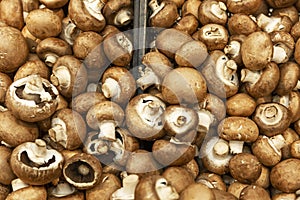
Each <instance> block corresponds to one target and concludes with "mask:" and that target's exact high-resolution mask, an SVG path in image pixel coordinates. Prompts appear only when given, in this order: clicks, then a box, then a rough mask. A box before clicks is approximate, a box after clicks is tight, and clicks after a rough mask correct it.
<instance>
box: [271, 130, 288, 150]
mask: <svg viewBox="0 0 300 200" xmlns="http://www.w3.org/2000/svg"><path fill="white" fill-rule="evenodd" d="M269 144H270V145H271V146H272V147H273V148H274V150H276V152H277V151H280V149H282V148H283V147H284V146H285V145H286V143H285V139H284V137H283V135H281V134H279V135H275V136H273V137H271V138H270V140H269Z"/></svg>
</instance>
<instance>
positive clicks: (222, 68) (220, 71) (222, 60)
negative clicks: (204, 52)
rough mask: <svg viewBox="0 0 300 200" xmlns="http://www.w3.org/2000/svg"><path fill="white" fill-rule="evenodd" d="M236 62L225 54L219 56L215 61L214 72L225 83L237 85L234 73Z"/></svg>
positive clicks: (237, 81) (236, 77)
mask: <svg viewBox="0 0 300 200" xmlns="http://www.w3.org/2000/svg"><path fill="white" fill-rule="evenodd" d="M236 70H237V64H236V63H235V62H234V61H233V60H229V59H228V57H227V56H225V55H223V56H220V57H219V58H218V59H217V61H216V74H217V76H218V78H219V79H220V80H222V82H223V83H224V84H225V85H229V86H232V85H234V86H237V85H238V84H239V80H238V76H237V73H236Z"/></svg>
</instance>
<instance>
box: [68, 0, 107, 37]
mask: <svg viewBox="0 0 300 200" xmlns="http://www.w3.org/2000/svg"><path fill="white" fill-rule="evenodd" d="M105 3H106V0H105V1H101V0H84V1H81V0H70V1H69V6H68V13H69V16H70V19H71V20H72V21H73V22H74V24H75V25H76V26H77V27H78V28H79V29H80V30H82V31H95V32H99V31H101V30H103V28H104V27H105V25H106V20H105V18H104V16H103V15H102V8H103V7H104V5H105Z"/></svg>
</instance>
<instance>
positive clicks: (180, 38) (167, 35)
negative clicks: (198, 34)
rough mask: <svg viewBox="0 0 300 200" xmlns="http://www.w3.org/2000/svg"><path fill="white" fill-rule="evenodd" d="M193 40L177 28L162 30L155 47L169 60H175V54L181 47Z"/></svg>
mask: <svg viewBox="0 0 300 200" xmlns="http://www.w3.org/2000/svg"><path fill="white" fill-rule="evenodd" d="M192 40H193V38H192V37H191V36H190V35H189V34H187V33H185V32H182V31H179V30H177V29H175V28H169V29H165V30H162V31H161V32H160V33H159V34H158V35H157V37H156V40H155V47H156V48H157V49H158V50H159V51H160V52H162V53H163V54H164V55H166V56H167V57H168V58H171V59H174V58H175V53H176V51H177V50H178V49H180V47H181V46H182V45H183V44H185V43H187V42H190V41H192Z"/></svg>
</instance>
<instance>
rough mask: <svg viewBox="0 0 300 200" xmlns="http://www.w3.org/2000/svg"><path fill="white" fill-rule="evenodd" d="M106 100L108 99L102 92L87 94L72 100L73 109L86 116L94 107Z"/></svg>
mask: <svg viewBox="0 0 300 200" xmlns="http://www.w3.org/2000/svg"><path fill="white" fill-rule="evenodd" d="M105 100H107V99H106V98H105V96H104V95H103V94H102V93H100V92H85V93H81V94H79V95H77V96H76V97H74V98H73V99H72V102H71V107H72V110H74V111H76V112H78V113H79V114H86V113H87V112H88V110H89V109H90V108H91V107H92V106H93V105H95V104H97V103H100V102H102V101H105Z"/></svg>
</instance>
